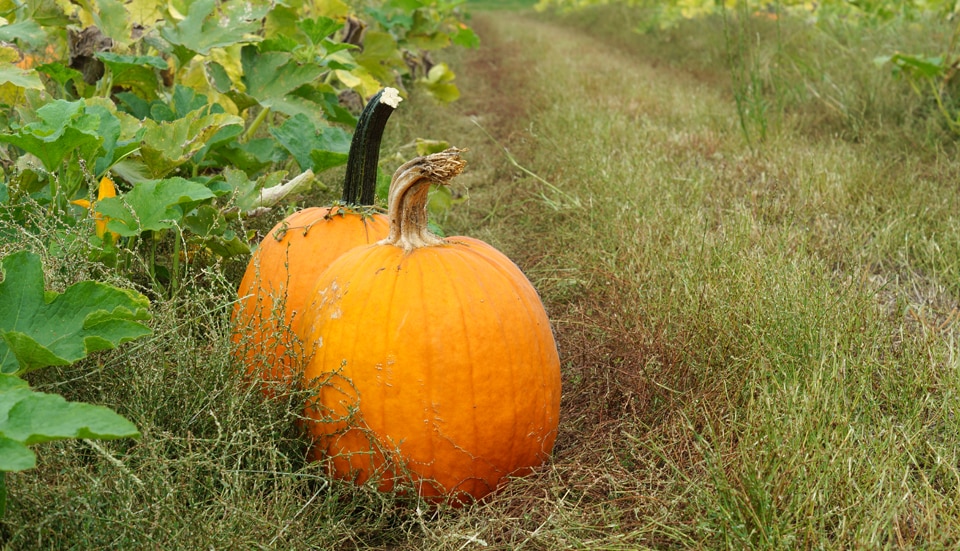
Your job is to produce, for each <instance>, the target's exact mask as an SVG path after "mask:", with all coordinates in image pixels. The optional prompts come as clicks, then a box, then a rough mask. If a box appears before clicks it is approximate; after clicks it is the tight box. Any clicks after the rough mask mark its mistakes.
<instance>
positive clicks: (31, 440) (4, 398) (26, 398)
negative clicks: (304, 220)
mask: <svg viewBox="0 0 960 551" xmlns="http://www.w3.org/2000/svg"><path fill="white" fill-rule="evenodd" d="M138 436H140V432H139V431H138V430H137V427H136V426H134V424H133V423H131V422H130V421H128V420H126V419H124V418H123V417H122V416H120V415H119V414H117V413H116V412H114V411H111V410H110V409H108V408H105V407H103V406H97V405H93V404H85V403H82V402H68V401H66V400H65V399H64V398H63V396H59V395H57V394H47V393H45V392H37V391H35V390H33V389H31V388H30V386H29V385H28V384H27V382H26V381H24V380H23V379H20V378H19V377H16V376H14V375H7V374H0V471H3V472H9V471H22V470H25V469H30V468H33V467H34V466H35V465H36V457H35V456H34V455H33V452H32V451H30V449H29V448H27V446H29V445H32V444H39V443H41V442H50V441H52V440H65V439H68V438H96V439H109V438H130V437H138Z"/></svg>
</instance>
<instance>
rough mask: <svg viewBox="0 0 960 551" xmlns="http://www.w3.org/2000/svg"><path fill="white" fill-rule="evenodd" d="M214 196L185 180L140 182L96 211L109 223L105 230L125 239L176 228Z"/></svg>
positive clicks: (194, 183)
mask: <svg viewBox="0 0 960 551" xmlns="http://www.w3.org/2000/svg"><path fill="white" fill-rule="evenodd" d="M215 196H216V194H215V193H214V192H213V191H211V190H210V189H209V188H207V187H206V186H204V185H202V184H198V183H196V182H191V181H190V180H186V179H184V178H180V177H175V178H168V179H165V180H159V181H156V182H141V183H139V184H137V185H136V186H134V187H133V189H132V190H130V191H129V192H127V193H124V194H123V195H121V196H119V197H108V198H106V199H103V200H102V201H98V202H97V204H96V207H95V210H96V211H97V212H99V213H100V214H102V215H103V216H105V217H107V218H108V219H109V222H108V223H107V229H108V230H110V231H113V232H116V233H118V234H120V235H122V236H124V237H131V236H134V235H139V234H141V233H143V232H145V231H160V230H165V229H170V228H174V227H177V226H178V225H180V224H181V222H182V220H183V216H184V214H185V213H186V212H189V211H191V210H193V208H195V207H196V206H197V205H199V204H200V203H201V202H203V201H206V200H209V199H213V198H214V197H215Z"/></svg>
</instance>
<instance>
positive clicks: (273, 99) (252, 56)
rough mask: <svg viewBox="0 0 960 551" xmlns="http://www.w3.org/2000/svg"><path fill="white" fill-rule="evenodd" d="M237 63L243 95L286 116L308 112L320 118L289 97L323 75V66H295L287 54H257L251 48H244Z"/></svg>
mask: <svg viewBox="0 0 960 551" xmlns="http://www.w3.org/2000/svg"><path fill="white" fill-rule="evenodd" d="M241 60H242V63H243V83H244V85H245V86H246V94H247V95H248V96H250V97H252V98H255V99H256V100H257V101H258V102H259V103H260V105H262V106H263V107H270V108H271V109H274V110H275V111H279V112H281V113H285V114H287V115H295V114H298V113H304V114H308V115H309V114H311V112H312V113H313V114H314V115H315V117H318V118H319V117H320V116H321V114H322V112H319V109H317V108H316V107H314V108H313V109H312V110H311V109H309V108H304V107H303V106H302V105H301V104H302V103H303V102H302V101H300V100H298V98H296V97H292V96H291V94H292V93H293V92H294V91H295V90H297V89H298V88H300V87H301V86H304V85H307V84H310V83H312V82H314V81H316V80H317V79H318V78H319V77H320V76H321V75H322V74H323V73H324V71H325V69H324V68H323V67H320V66H319V65H316V64H310V63H308V64H301V63H298V62H297V61H295V60H294V59H293V56H292V55H291V54H289V53H287V52H264V53H261V52H259V51H258V49H257V48H256V47H255V46H244V47H243V50H242V52H241Z"/></svg>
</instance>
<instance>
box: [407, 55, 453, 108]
mask: <svg viewBox="0 0 960 551" xmlns="http://www.w3.org/2000/svg"><path fill="white" fill-rule="evenodd" d="M454 78H456V75H455V74H454V73H453V71H451V70H450V67H448V66H447V64H446V63H438V64H436V65H434V66H433V67H431V68H430V71H429V72H427V76H426V77H424V78H421V79H419V80H418V81H417V82H419V83H420V84H422V85H423V86H424V88H426V89H427V92H429V93H430V95H431V96H433V97H435V98H437V99H438V100H440V101H444V102H451V101H455V100H456V99H457V98H459V97H460V90H459V89H458V88H457V85H456V84H454V83H453V79H454Z"/></svg>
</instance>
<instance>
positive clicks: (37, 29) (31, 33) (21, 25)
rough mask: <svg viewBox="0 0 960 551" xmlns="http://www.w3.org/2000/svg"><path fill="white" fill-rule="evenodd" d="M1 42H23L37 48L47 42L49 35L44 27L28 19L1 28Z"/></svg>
mask: <svg viewBox="0 0 960 551" xmlns="http://www.w3.org/2000/svg"><path fill="white" fill-rule="evenodd" d="M0 40H2V41H4V42H13V41H15V40H22V41H23V42H24V43H26V44H29V45H30V46H32V47H34V48H36V47H39V46H42V45H43V44H44V42H46V40H47V33H45V32H44V31H43V27H41V26H40V25H39V24H38V23H37V22H36V21H34V20H32V19H26V20H23V21H17V22H16V23H10V24H8V25H4V26H2V27H0Z"/></svg>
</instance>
